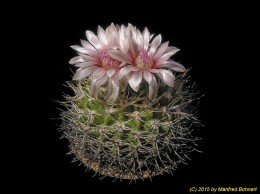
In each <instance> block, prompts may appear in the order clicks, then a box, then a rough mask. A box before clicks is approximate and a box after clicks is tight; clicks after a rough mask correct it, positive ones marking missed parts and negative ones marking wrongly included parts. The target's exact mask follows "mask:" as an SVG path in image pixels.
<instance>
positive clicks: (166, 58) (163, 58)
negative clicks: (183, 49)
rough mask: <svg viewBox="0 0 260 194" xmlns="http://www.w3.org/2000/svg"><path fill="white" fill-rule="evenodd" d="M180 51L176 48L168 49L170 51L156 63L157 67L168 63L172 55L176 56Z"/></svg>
mask: <svg viewBox="0 0 260 194" xmlns="http://www.w3.org/2000/svg"><path fill="white" fill-rule="evenodd" d="M179 50H180V49H178V48H176V47H168V49H167V50H166V51H165V53H164V54H163V55H162V57H160V58H159V59H158V60H157V61H156V62H155V66H157V65H159V64H162V63H164V62H165V61H167V60H168V59H169V58H170V57H171V56H172V55H174V54H175V53H176V52H178V51H179Z"/></svg>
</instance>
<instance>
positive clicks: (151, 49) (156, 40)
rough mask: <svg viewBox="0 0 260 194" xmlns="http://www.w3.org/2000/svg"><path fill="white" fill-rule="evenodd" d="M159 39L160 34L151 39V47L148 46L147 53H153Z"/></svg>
mask: <svg viewBox="0 0 260 194" xmlns="http://www.w3.org/2000/svg"><path fill="white" fill-rule="evenodd" d="M161 41H162V36H161V34H159V35H158V36H156V37H155V38H154V39H153V41H152V43H151V47H150V49H149V51H148V54H149V55H150V56H153V55H154V53H155V51H156V50H157V48H158V47H159V46H160V44H161Z"/></svg>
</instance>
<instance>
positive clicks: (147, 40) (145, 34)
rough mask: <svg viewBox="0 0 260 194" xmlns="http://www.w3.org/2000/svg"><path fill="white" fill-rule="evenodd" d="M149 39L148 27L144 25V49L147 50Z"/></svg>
mask: <svg viewBox="0 0 260 194" xmlns="http://www.w3.org/2000/svg"><path fill="white" fill-rule="evenodd" d="M149 39H150V33H149V31H148V29H147V28H146V27H145V29H144V31H143V40H144V48H143V49H144V51H147V49H148V46H149Z"/></svg>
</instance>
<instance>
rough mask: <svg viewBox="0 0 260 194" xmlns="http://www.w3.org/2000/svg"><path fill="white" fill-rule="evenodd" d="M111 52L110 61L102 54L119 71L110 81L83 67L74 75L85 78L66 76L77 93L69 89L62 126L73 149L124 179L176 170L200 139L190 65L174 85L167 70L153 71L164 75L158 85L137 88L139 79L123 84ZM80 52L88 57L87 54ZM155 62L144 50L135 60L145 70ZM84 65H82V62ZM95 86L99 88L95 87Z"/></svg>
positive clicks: (92, 166)
mask: <svg viewBox="0 0 260 194" xmlns="http://www.w3.org/2000/svg"><path fill="white" fill-rule="evenodd" d="M130 27H131V28H132V26H130ZM119 29H120V28H119V27H118V28H117V29H116V30H117V32H120V30H119ZM123 29H124V28H123ZM124 30H125V29H124ZM144 34H145V33H144ZM88 39H89V40H91V37H88ZM143 39H145V37H144V38H143ZM90 42H91V41H90ZM151 47H152V46H151V45H150V46H149V48H151ZM118 48H120V46H118ZM117 51H118V50H116V52H117ZM157 52H158V51H157ZM102 53H103V54H104V52H102ZM107 54H108V55H109V56H108V57H107V55H106V58H105V61H104V58H100V59H101V62H100V63H101V64H102V65H103V66H101V67H102V68H103V67H104V66H106V67H107V66H108V65H110V67H111V64H112V63H113V68H114V69H116V70H115V72H116V71H118V72H117V73H116V75H117V76H118V77H113V76H111V77H109V76H108V78H107V80H108V81H104V82H103V84H99V85H98V86H97V85H93V84H94V83H95V82H97V81H98V79H95V78H93V76H92V77H89V76H85V77H83V78H82V74H81V72H79V71H78V72H76V74H75V76H74V78H75V77H76V78H78V76H79V77H80V79H74V80H75V81H70V82H67V84H68V86H69V87H70V88H71V89H72V90H73V92H74V95H73V96H67V95H66V96H65V102H63V103H62V105H64V106H65V107H66V109H65V110H63V111H62V112H61V119H62V124H61V126H60V129H61V130H62V131H63V137H64V138H66V139H68V140H69V142H70V153H71V154H73V155H74V156H75V159H76V160H79V161H80V162H81V163H83V164H84V165H85V166H86V167H87V168H89V169H92V170H94V171H95V172H97V173H99V174H101V175H104V176H111V177H115V178H119V179H131V180H135V179H144V178H151V177H153V176H156V175H159V174H163V173H165V172H167V173H171V172H172V171H174V170H175V169H176V168H177V166H178V164H179V163H185V161H186V159H189V157H188V155H189V153H190V152H192V151H194V150H196V145H197V144H196V141H197V140H198V138H196V137H193V135H192V127H193V126H194V124H195V125H196V124H199V121H198V119H197V117H196V116H195V113H196V112H195V111H196V109H195V106H193V105H192V104H193V101H194V100H195V99H196V95H197V94H196V93H194V88H193V86H190V83H189V82H190V81H189V77H188V76H187V71H185V72H184V71H180V73H176V72H175V73H172V74H170V77H171V75H172V77H174V79H175V80H174V84H172V85H171V87H169V83H170V81H171V80H170V81H167V80H165V79H164V77H163V76H166V75H164V74H163V73H161V75H160V74H158V75H157V76H154V77H152V79H156V78H157V79H156V80H158V77H159V78H161V80H159V81H158V83H157V82H156V87H154V88H153V87H151V86H150V85H149V82H148V81H147V83H148V84H147V83H146V82H142V80H141V81H140V83H139V84H138V89H137V90H136V88H137V87H136V84H134V83H132V84H131V83H129V85H126V86H122V85H123V84H124V83H122V82H123V81H121V80H124V78H125V77H124V76H125V75H124V76H121V77H123V78H120V71H121V69H122V68H121V67H120V68H117V67H118V66H119V64H121V62H122V61H120V59H119V57H117V56H115V55H114V53H113V52H107ZM100 56H101V55H100ZM102 56H104V55H102ZM81 57H83V58H84V56H83V55H82V54H81ZM109 57H110V58H109ZM85 58H86V57H85ZM81 59H82V58H80V57H78V58H76V59H75V58H74V59H73V60H72V61H73V62H74V61H75V60H76V61H77V62H79V63H80V65H81V64H82V63H84V62H85V61H86V60H85V61H84V60H81ZM102 59H103V60H102ZM159 59H160V58H159ZM157 60H158V59H157ZM73 62H72V63H73ZM153 63H154V61H153V59H152V58H149V60H148V62H147V60H146V58H145V59H144V58H143V55H137V60H135V65H136V67H138V68H139V70H141V71H142V72H144V71H145V70H147V69H148V68H151V66H152V65H153ZM127 64H129V63H127ZM80 65H78V67H82V65H81V66H80ZM91 67H93V66H91ZM122 67H125V66H124V65H123V66H122ZM178 67H179V68H181V67H182V66H180V65H179V66H178ZM113 68H112V69H113ZM110 69H111V68H110ZM176 69H177V68H176V66H175V70H176ZM83 70H84V69H83ZM80 71H82V69H80ZM165 71H166V70H165ZM151 72H152V71H151ZM154 72H156V71H154ZM77 73H78V75H77ZM79 74H80V75H79ZM93 74H94V73H93ZM130 74H131V72H130ZM131 75H132V74H131ZM103 76H104V75H103ZM126 76H127V75H126ZM132 76H133V75H132ZM110 78H111V79H112V81H111V80H110ZM100 79H101V77H100ZM144 79H145V80H148V79H147V78H146V77H144ZM129 80H131V78H128V79H127V81H129ZM117 81H118V83H117ZM111 82H112V84H111ZM113 83H115V84H113ZM126 83H128V82H126ZM117 87H118V88H117ZM93 88H95V89H96V91H94V92H93ZM155 90H156V91H155ZM147 91H149V92H147Z"/></svg>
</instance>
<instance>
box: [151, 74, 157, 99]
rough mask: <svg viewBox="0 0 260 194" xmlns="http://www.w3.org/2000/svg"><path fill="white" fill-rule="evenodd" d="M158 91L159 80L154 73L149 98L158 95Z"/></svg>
mask: <svg viewBox="0 0 260 194" xmlns="http://www.w3.org/2000/svg"><path fill="white" fill-rule="evenodd" d="M157 91H158V85H157V81H156V79H155V77H154V75H152V80H151V82H150V84H149V99H154V98H155V97H156V96H157Z"/></svg>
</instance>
